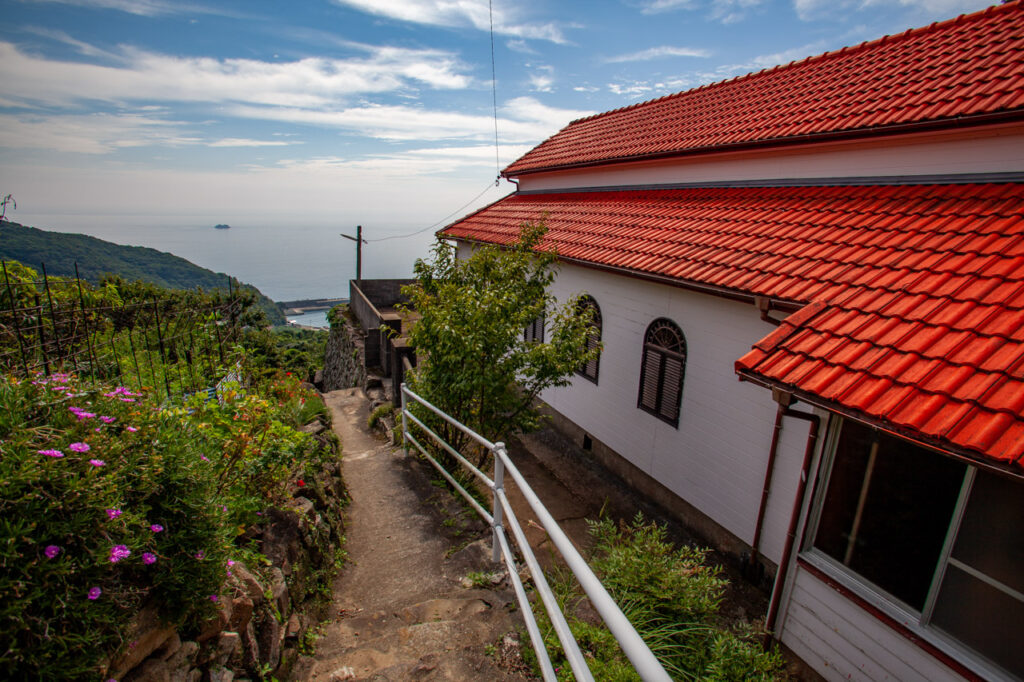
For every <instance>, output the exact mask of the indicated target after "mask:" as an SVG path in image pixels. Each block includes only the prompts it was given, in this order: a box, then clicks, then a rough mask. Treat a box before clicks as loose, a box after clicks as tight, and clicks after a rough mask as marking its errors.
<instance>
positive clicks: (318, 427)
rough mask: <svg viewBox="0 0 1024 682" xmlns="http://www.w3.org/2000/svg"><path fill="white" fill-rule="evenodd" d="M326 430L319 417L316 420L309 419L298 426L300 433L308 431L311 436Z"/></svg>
mask: <svg viewBox="0 0 1024 682" xmlns="http://www.w3.org/2000/svg"><path fill="white" fill-rule="evenodd" d="M326 430H327V427H326V426H324V423H323V422H322V421H320V420H319V419H317V420H316V421H311V422H310V423H308V424H305V425H303V426H300V427H299V431H301V432H302V433H308V434H310V435H313V436H316V435H318V434H321V433H323V432H324V431H326Z"/></svg>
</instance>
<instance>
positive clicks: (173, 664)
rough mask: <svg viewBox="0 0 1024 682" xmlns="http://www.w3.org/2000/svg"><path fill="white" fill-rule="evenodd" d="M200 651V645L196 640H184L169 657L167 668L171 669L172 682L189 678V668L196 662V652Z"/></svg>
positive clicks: (184, 680)
mask: <svg viewBox="0 0 1024 682" xmlns="http://www.w3.org/2000/svg"><path fill="white" fill-rule="evenodd" d="M198 653H199V645H198V644H196V643H195V642H183V643H182V645H181V648H180V649H178V650H177V651H176V652H175V653H174V655H173V656H171V657H170V658H169V659H167V668H168V670H169V671H170V682H186V681H187V680H189V679H190V678H189V668H191V667H192V664H193V663H195V660H196V654H198Z"/></svg>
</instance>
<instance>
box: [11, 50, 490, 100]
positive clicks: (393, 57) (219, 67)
mask: <svg viewBox="0 0 1024 682" xmlns="http://www.w3.org/2000/svg"><path fill="white" fill-rule="evenodd" d="M366 49H367V51H368V52H369V54H368V55H367V56H366V57H360V58H352V59H327V58H307V59H300V60H296V61H290V62H265V61H258V60H252V59H212V58H196V57H190V58H183V57H174V56H169V55H164V54H159V53H155V52H147V51H144V50H138V49H135V48H130V47H125V48H122V51H121V54H120V55H119V56H120V58H121V60H122V63H121V64H118V65H116V66H105V65H97V64H88V63H81V62H67V61H57V60H49V59H45V58H41V57H37V56H35V55H30V54H26V53H24V52H22V51H21V50H19V49H18V48H17V47H16V46H15V45H13V44H11V43H0V97H2V98H5V99H12V100H16V101H18V100H20V101H22V102H26V103H33V102H35V103H42V104H48V105H67V104H71V103H74V102H83V101H90V100H91V101H97V100H99V101H107V102H116V103H122V102H133V101H157V102H173V101H176V102H209V103H219V102H245V103H250V104H261V105H282V106H300V107H325V106H329V105H334V104H337V103H338V102H339V101H342V100H343V99H345V98H346V97H348V96H351V95H357V94H365V93H381V92H390V91H395V90H400V89H403V88H408V87H416V86H426V87H430V88H435V89H461V88H465V87H468V86H469V85H470V83H471V79H470V78H469V76H467V75H465V74H464V73H463V72H462V71H463V69H464V67H463V66H462V65H461V64H460V62H459V61H458V60H457V59H456V58H455V57H454V56H453V55H452V54H451V53H448V52H444V51H441V50H429V49H427V50H412V49H405V48H395V47H367V48H366Z"/></svg>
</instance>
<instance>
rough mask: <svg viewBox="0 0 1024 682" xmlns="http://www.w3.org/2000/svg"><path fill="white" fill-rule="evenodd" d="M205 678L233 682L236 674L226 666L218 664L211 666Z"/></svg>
mask: <svg viewBox="0 0 1024 682" xmlns="http://www.w3.org/2000/svg"><path fill="white" fill-rule="evenodd" d="M204 678H205V680H208V681H209V682H231V681H232V680H234V679H235V674H234V673H233V672H231V671H230V670H228V669H227V668H225V667H224V666H222V665H218V666H215V667H213V668H210V670H209V671H208V672H207V673H206V675H204Z"/></svg>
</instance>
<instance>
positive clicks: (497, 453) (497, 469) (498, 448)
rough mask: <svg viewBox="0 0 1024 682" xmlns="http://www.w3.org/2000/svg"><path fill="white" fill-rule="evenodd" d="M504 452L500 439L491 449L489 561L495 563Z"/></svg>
mask: <svg viewBox="0 0 1024 682" xmlns="http://www.w3.org/2000/svg"><path fill="white" fill-rule="evenodd" d="M504 454H505V444H504V443H502V442H500V441H499V442H497V443H495V444H494V450H493V451H492V455H493V456H494V509H493V510H492V511H491V515H492V516H493V517H494V523H493V524H492V533H493V534H494V538H493V544H494V547H493V548H492V550H491V561H493V562H495V563H497V562H499V561H501V540H500V539H499V537H498V536H499V534H500V533H501V532H502V531H501V522H502V520H503V517H502V514H503V511H502V507H501V499H500V497H501V496H500V494H499V493H500V492H501V491H502V490H504V489H505V460H504V459H502V455H504Z"/></svg>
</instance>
